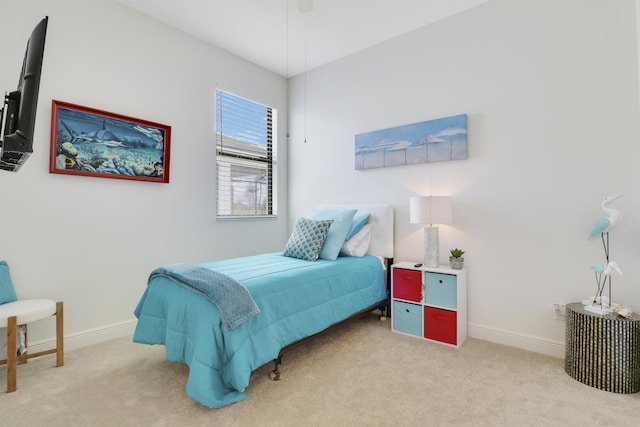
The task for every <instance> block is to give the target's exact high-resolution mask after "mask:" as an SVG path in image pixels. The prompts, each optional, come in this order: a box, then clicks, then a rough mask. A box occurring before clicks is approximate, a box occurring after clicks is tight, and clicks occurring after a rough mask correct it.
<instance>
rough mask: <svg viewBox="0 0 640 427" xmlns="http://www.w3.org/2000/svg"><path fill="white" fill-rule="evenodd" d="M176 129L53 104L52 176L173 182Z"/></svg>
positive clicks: (57, 103) (73, 106)
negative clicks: (172, 142)
mask: <svg viewBox="0 0 640 427" xmlns="http://www.w3.org/2000/svg"><path fill="white" fill-rule="evenodd" d="M170 139H171V127H170V126H166V125H162V124H159V123H153V122H150V121H147V120H141V119H134V118H132V117H127V116H123V115H121V114H115V113H108V112H106V111H101V110H96V109H94V108H88V107H82V106H79V105H74V104H69V103H66V102H61V101H56V100H54V101H53V106H52V113H51V157H50V160H49V172H51V173H62V174H69V175H85V176H94V177H101V178H116V179H130V180H137V181H152V182H163V183H168V182H169V145H170Z"/></svg>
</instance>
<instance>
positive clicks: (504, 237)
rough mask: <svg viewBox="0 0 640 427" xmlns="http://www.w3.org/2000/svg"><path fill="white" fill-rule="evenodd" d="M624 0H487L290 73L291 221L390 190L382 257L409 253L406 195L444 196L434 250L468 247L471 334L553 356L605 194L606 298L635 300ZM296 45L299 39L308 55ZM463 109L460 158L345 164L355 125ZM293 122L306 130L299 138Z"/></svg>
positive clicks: (637, 270)
mask: <svg viewBox="0 0 640 427" xmlns="http://www.w3.org/2000/svg"><path fill="white" fill-rule="evenodd" d="M636 52H637V50H636V34H635V8H634V1H633V0H623V1H616V2H603V1H600V0H588V1H584V0H563V1H561V2H558V1H556V0H543V1H527V0H492V1H491V2H489V3H487V4H484V5H482V6H479V7H477V8H474V9H472V10H469V11H467V12H464V13H461V14H458V15H456V16H453V17H450V18H448V19H446V20H443V21H440V22H438V23H436V24H434V25H431V26H428V27H425V28H422V29H419V30H417V31H414V32H412V33H409V34H407V35H404V36H401V37H398V38H396V39H394V40H391V41H389V42H386V43H383V44H380V45H378V46H375V47H373V48H370V49H368V50H366V51H363V52H361V53H358V54H355V55H352V56H350V57H347V58H344V59H341V60H338V61H336V62H334V63H331V64H329V65H326V66H324V67H321V68H318V69H315V70H312V71H310V72H308V73H307V76H306V86H307V93H306V105H307V110H306V126H305V114H304V112H305V109H304V105H305V93H304V86H305V81H304V80H305V76H304V75H300V76H297V77H296V78H294V79H292V80H291V81H290V84H289V91H290V95H289V102H290V104H289V108H290V123H291V138H290V142H289V156H290V157H289V176H290V180H289V198H290V203H291V209H290V212H289V221H290V222H293V221H295V219H296V218H297V217H299V216H303V215H306V214H307V212H308V211H309V210H310V209H312V208H313V207H314V206H315V205H316V204H318V203H319V202H346V201H354V202H378V201H383V202H390V203H392V204H394V206H395V213H396V225H395V243H396V258H395V259H396V260H398V261H400V260H419V259H420V258H421V247H422V228H421V227H420V226H417V225H414V224H410V223H409V214H408V204H409V198H410V197H411V196H413V195H429V194H433V195H451V196H453V198H454V224H453V225H451V226H441V227H440V244H441V247H440V254H441V259H444V260H446V259H447V257H448V251H449V249H450V248H453V247H461V248H463V249H465V250H466V251H467V254H466V255H465V260H466V261H465V262H466V266H467V267H468V272H469V275H468V277H469V293H468V295H469V296H468V307H469V311H468V318H469V323H470V333H471V335H472V336H476V337H480V338H485V339H489V340H493V341H498V342H504V343H507V344H511V345H515V346H519V347H523V348H529V349H532V350H536V351H541V352H545V353H550V354H555V355H559V356H561V355H562V354H563V353H562V346H563V343H564V323H562V322H560V321H557V320H554V315H553V312H552V305H553V303H555V302H562V303H568V302H572V301H579V300H581V299H583V298H586V297H588V296H589V295H591V294H593V292H594V290H595V281H594V278H593V274H592V271H591V270H590V268H589V267H590V266H591V265H592V264H595V263H600V262H602V261H603V258H604V255H603V251H602V247H601V245H600V243H599V242H598V241H588V239H587V236H588V234H589V232H590V231H591V227H592V226H593V224H594V223H595V221H596V220H597V219H598V218H599V217H600V216H601V215H602V212H601V210H600V202H601V200H602V198H603V197H604V196H605V195H612V194H615V193H618V192H622V193H624V197H623V198H621V199H619V200H618V201H616V202H615V207H617V208H619V209H620V210H621V211H622V212H623V214H624V215H625V219H624V221H623V222H622V223H621V225H620V226H619V227H618V228H617V229H616V230H615V231H614V232H613V233H611V248H612V253H611V256H612V259H614V260H616V261H618V263H619V264H620V265H621V268H622V271H623V273H624V277H617V276H616V277H614V278H613V296H614V300H616V301H619V302H623V303H626V304H629V305H631V306H632V307H633V308H635V309H636V310H637V311H640V263H638V262H637V260H638V257H639V256H640V246H638V234H639V232H640V222H639V218H640V197H639V192H638V189H637V183H638V172H637V171H638V159H640V148H639V147H640V146H639V144H638V141H639V136H640V135H639V128H638V124H639V123H638V71H637V54H636ZM309 54H310V55H311V54H312V52H310V53H309ZM461 113H467V114H468V115H469V159H468V160H464V161H456V162H446V163H432V164H422V165H413V166H404V167H393V168H386V169H371V170H364V171H356V170H354V154H353V151H354V135H355V134H358V133H362V132H367V131H372V130H377V129H383V128H387V127H393V126H397V125H402V124H408V123H413V122H419V121H424V120H430V119H436V118H440V117H446V116H450V115H456V114H461ZM305 127H306V138H307V143H306V144H305V143H304V142H303V140H304V135H305Z"/></svg>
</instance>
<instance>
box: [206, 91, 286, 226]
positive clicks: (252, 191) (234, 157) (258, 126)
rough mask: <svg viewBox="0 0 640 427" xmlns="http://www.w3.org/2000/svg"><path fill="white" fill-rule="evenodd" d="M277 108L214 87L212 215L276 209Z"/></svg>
mask: <svg viewBox="0 0 640 427" xmlns="http://www.w3.org/2000/svg"><path fill="white" fill-rule="evenodd" d="M275 129H276V111H275V110H274V109H273V108H271V107H267V106H264V105H261V104H259V103H257V102H254V101H251V100H248V99H245V98H241V97H239V96H236V95H233V94H230V93H228V92H224V91H221V90H216V165H217V191H216V194H217V196H216V202H217V203H216V206H217V217H219V218H235V217H256V216H275V215H277V203H276V197H275V188H276V186H275V182H276V173H275V171H276V168H275V164H276V155H275V154H276V150H275V147H276V144H275V140H274V134H275V132H274V130H275Z"/></svg>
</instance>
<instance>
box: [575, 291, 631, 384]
mask: <svg viewBox="0 0 640 427" xmlns="http://www.w3.org/2000/svg"><path fill="white" fill-rule="evenodd" d="M566 316H567V318H566V334H565V360H564V370H565V371H566V373H567V374H569V376H571V377H572V378H573V379H575V380H577V381H580V382H581V383H584V384H586V385H589V386H591V387H595V388H598V389H601V390H606V391H610V392H613V393H637V392H638V391H640V315H638V314H636V313H634V314H633V316H632V317H631V318H630V319H626V318H624V317H622V316H619V315H618V314H615V313H611V314H604V315H601V314H596V313H591V312H589V311H586V310H585V309H584V306H583V305H582V304H581V303H572V304H567V306H566Z"/></svg>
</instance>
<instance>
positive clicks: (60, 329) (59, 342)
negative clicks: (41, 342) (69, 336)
mask: <svg viewBox="0 0 640 427" xmlns="http://www.w3.org/2000/svg"><path fill="white" fill-rule="evenodd" d="M56 362H57V363H56V366H64V307H63V304H62V301H58V302H57V303H56Z"/></svg>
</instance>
